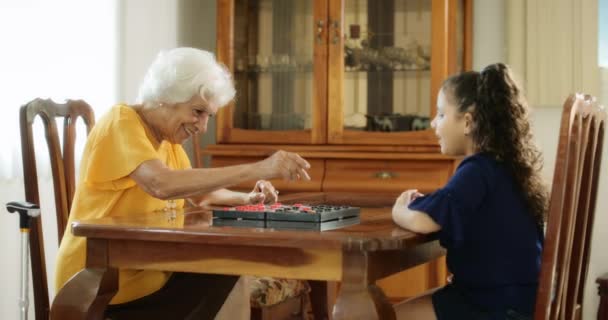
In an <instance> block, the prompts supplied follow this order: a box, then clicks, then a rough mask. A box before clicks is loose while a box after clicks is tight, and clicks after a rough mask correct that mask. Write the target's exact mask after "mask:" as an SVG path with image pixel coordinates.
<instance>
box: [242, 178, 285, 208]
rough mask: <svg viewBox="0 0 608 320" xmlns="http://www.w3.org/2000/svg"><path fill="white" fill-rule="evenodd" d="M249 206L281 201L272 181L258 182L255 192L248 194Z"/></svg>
mask: <svg viewBox="0 0 608 320" xmlns="http://www.w3.org/2000/svg"><path fill="white" fill-rule="evenodd" d="M247 199H248V201H249V202H248V204H258V203H275V202H277V201H278V200H279V191H277V190H276V189H275V188H274V186H273V185H272V183H270V181H266V180H258V182H256V183H255V187H253V190H252V191H251V192H249V193H248V194H247Z"/></svg>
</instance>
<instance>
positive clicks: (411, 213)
mask: <svg viewBox="0 0 608 320" xmlns="http://www.w3.org/2000/svg"><path fill="white" fill-rule="evenodd" d="M419 196H422V194H420V193H418V190H408V191H405V192H404V193H402V194H401V195H400V196H399V198H397V200H396V201H395V205H394V206H393V221H395V223H396V224H397V225H399V226H400V227H402V228H404V229H408V230H410V231H414V232H416V233H424V234H426V233H431V232H435V231H439V230H441V226H440V225H438V224H437V223H436V222H435V221H434V220H433V219H432V218H431V217H430V216H429V215H428V214H426V213H424V212H422V211H416V210H410V209H409V208H408V206H409V204H410V202H412V201H413V200H414V199H416V198H417V197H419Z"/></svg>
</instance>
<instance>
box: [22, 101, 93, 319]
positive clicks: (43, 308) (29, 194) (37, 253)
mask: <svg viewBox="0 0 608 320" xmlns="http://www.w3.org/2000/svg"><path fill="white" fill-rule="evenodd" d="M36 116H40V118H41V119H42V121H43V124H44V131H45V136H46V141H47V145H48V149H49V156H50V158H51V170H52V173H53V187H54V191H55V208H56V214H57V235H58V237H59V241H61V238H62V237H63V233H64V231H65V227H66V224H67V221H68V215H69V210H70V207H71V204H72V197H73V196H74V189H75V185H74V184H75V175H74V144H75V141H76V120H77V119H78V117H82V119H83V120H84V123H85V125H86V127H87V134H88V132H90V131H91V128H92V127H93V125H94V123H95V117H94V114H93V109H91V107H90V106H89V105H88V104H87V103H86V102H84V101H82V100H76V101H74V100H68V101H67V102H66V103H64V104H57V103H55V102H53V101H51V100H50V99H47V100H42V99H35V100H32V101H30V102H29V103H27V104H26V105H24V106H22V107H21V110H20V116H19V125H20V129H21V153H22V157H23V178H24V184H25V198H26V200H27V201H29V202H32V203H35V204H38V205H40V197H39V193H38V174H37V172H36V156H35V153H34V137H33V130H32V124H33V123H34V119H35V118H36ZM57 117H61V118H64V120H63V152H62V150H61V145H60V142H59V134H58V132H57V125H56V121H55V118H57ZM42 216H45V214H44V209H42ZM42 235H43V234H42V223H41V220H40V219H34V220H32V226H31V228H30V255H31V260H32V283H33V289H34V305H35V311H36V319H37V320H40V319H45V320H46V319H48V317H49V314H48V312H49V296H48V283H47V276H46V263H45V258H44V243H43V236H42Z"/></svg>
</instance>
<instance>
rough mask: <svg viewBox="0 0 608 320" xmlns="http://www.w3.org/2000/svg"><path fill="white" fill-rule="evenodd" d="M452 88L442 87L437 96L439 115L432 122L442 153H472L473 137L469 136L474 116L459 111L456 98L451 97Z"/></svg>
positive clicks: (457, 154) (454, 154)
mask: <svg viewBox="0 0 608 320" xmlns="http://www.w3.org/2000/svg"><path fill="white" fill-rule="evenodd" d="M449 91H450V90H446V89H443V88H442V89H441V90H440V91H439V94H438V96H437V115H436V116H435V118H434V119H433V121H432V122H431V127H432V128H433V129H435V134H436V135H437V138H439V145H440V146H441V153H443V154H446V155H451V156H460V155H470V154H472V153H473V148H472V145H473V143H472V139H471V138H470V137H469V136H468V135H469V132H470V129H471V123H472V121H471V120H472V116H471V114H470V113H468V112H466V113H460V112H458V106H457V105H456V104H455V103H453V102H452V101H454V100H455V99H452V97H449V96H448V95H449V94H450V92H449Z"/></svg>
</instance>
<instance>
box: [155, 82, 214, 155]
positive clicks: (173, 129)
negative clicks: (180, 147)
mask: <svg viewBox="0 0 608 320" xmlns="http://www.w3.org/2000/svg"><path fill="white" fill-rule="evenodd" d="M165 108H167V110H166V111H167V112H166V113H165V114H166V121H165V124H164V126H163V128H162V129H161V131H162V135H163V138H164V139H166V140H168V141H170V142H171V143H183V142H184V141H185V140H186V139H188V138H189V137H190V136H192V135H195V134H197V133H199V132H202V133H205V132H206V131H207V122H208V121H209V117H212V116H213V115H215V113H216V112H217V109H218V107H217V106H213V105H210V104H209V103H208V102H207V101H205V100H204V99H203V98H201V96H200V95H198V94H195V95H194V96H193V97H192V98H191V99H190V100H189V101H186V102H182V103H176V104H172V105H167V106H165Z"/></svg>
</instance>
